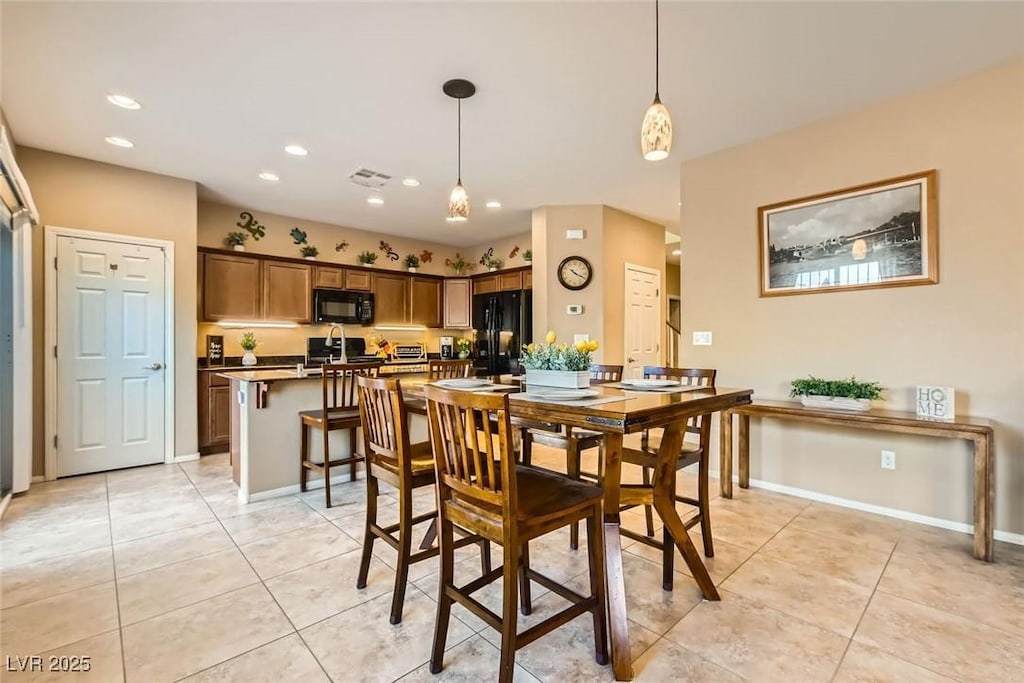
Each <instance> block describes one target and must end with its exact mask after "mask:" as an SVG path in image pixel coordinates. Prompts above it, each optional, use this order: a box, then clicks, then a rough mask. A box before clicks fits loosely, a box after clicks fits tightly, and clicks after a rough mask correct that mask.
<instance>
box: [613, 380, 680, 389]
mask: <svg viewBox="0 0 1024 683" xmlns="http://www.w3.org/2000/svg"><path fill="white" fill-rule="evenodd" d="M620 384H624V385H625V386H627V387H678V386H679V382H677V381H675V380H671V379H624V380H622V381H621V382H620Z"/></svg>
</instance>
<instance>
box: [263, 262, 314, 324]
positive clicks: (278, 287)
mask: <svg viewBox="0 0 1024 683" xmlns="http://www.w3.org/2000/svg"><path fill="white" fill-rule="evenodd" d="M312 275H313V272H312V267H311V266H303V265H299V264H297V263H280V262H277V261H264V262H263V319H264V320H273V321H282V322H296V323H308V322H309V321H310V319H311V314H310V313H311V311H310V309H311V302H310V292H311V289H312V288H311V286H310V285H311V283H312Z"/></svg>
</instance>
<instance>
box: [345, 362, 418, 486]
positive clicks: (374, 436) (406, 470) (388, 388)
mask: <svg viewBox="0 0 1024 683" xmlns="http://www.w3.org/2000/svg"><path fill="white" fill-rule="evenodd" d="M356 384H357V385H358V389H357V393H358V397H359V417H360V419H361V421H362V426H363V442H364V443H365V444H366V448H365V451H364V452H365V453H366V457H367V459H370V460H371V461H380V460H381V459H387V460H389V461H391V462H392V463H395V464H397V465H398V468H399V470H400V471H401V472H402V473H403V474H407V475H410V476H411V475H412V462H411V461H410V460H409V458H408V455H407V454H408V453H409V452H410V448H409V433H408V430H407V425H408V422H407V418H406V410H405V402H404V400H403V398H402V386H401V384H400V383H399V381H398V380H397V379H388V378H374V377H369V376H367V375H357V376H356Z"/></svg>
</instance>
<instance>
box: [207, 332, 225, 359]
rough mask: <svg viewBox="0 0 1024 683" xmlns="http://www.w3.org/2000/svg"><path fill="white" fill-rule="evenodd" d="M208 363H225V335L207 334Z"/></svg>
mask: <svg viewBox="0 0 1024 683" xmlns="http://www.w3.org/2000/svg"><path fill="white" fill-rule="evenodd" d="M206 365H207V367H213V366H215V365H224V335H222V334H208V335H206Z"/></svg>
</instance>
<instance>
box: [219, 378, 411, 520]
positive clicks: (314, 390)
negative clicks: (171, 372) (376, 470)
mask: <svg viewBox="0 0 1024 683" xmlns="http://www.w3.org/2000/svg"><path fill="white" fill-rule="evenodd" d="M219 374H220V376H222V377H226V378H227V379H228V380H230V382H231V448H230V452H231V468H232V474H233V478H234V480H235V483H236V484H238V497H239V500H240V501H241V502H243V503H249V502H254V501H258V500H264V499H266V498H272V497H274V496H279V495H285V494H289V493H295V492H297V491H298V490H299V411H301V410H314V409H317V408H321V407H322V401H323V398H322V392H321V374H320V372H319V371H315V370H309V371H305V372H303V373H301V374H300V373H299V372H297V371H296V370H295V369H275V370H241V371H228V372H222V373H219ZM414 378H415V379H417V380H419V381H420V382H422V381H423V380H425V379H426V373H422V374H413V373H408V374H403V375H402V380H403V381H405V380H407V379H409V380H411V379H414ZM409 422H410V425H409V427H410V437H411V438H412V440H413V441H426V440H427V439H428V438H429V432H428V430H427V420H426V416H425V415H422V414H415V413H413V414H412V415H410V418H409ZM357 443H358V444H359V445H358V448H357V450H359V451H361V450H362V433H361V431H360V433H359V438H358V439H357ZM310 445H311V455H312V458H313V459H314V460H316V461H318V462H320V461H322V458H323V447H322V446H321V440H320V439H319V438H312V439H310ZM330 447H331V457H332V459H338V458H341V457H344V456H346V455H349V453H350V451H349V440H348V435H347V433H346V431H345V430H336V431H334V432H331V434H330ZM348 472H349V468H348V467H347V466H342V467H338V468H337V473H333V472H332V482H333V481H335V480H337V481H338V482H342V481H347V480H348ZM309 485H310V487H311V488H318V487H322V486H323V483H322V482H321V481H320V480H319V479H317V478H316V475H312V476H311V478H310V482H309Z"/></svg>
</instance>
